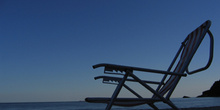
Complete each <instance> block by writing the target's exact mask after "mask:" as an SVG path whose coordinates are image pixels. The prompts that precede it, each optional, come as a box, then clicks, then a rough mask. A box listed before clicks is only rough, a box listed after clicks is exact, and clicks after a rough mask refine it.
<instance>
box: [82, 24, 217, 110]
mask: <svg viewBox="0 0 220 110" xmlns="http://www.w3.org/2000/svg"><path fill="white" fill-rule="evenodd" d="M206 22H209V24H208V25H209V26H207V27H206V28H207V29H206V31H205V32H204V33H203V38H204V37H205V36H206V33H208V35H209V38H210V52H209V60H208V63H207V64H206V65H205V66H204V67H202V68H199V69H196V70H193V71H189V70H188V66H189V64H190V62H191V60H192V57H193V56H194V54H195V52H196V50H197V49H198V47H199V45H200V43H201V42H202V40H203V38H202V40H201V42H200V43H199V44H198V46H197V48H195V49H193V53H192V54H190V58H189V59H188V60H187V61H186V62H187V64H185V65H184V66H185V67H183V71H182V72H181V73H176V72H171V69H172V68H173V66H174V65H175V63H176V61H177V59H178V58H179V57H180V55H181V53H182V51H183V50H184V47H185V45H186V42H187V40H188V39H189V38H188V36H187V38H186V39H185V40H184V41H183V42H182V45H181V46H180V48H179V50H178V51H177V53H176V56H175V57H174V59H173V61H172V62H171V64H170V66H169V68H168V69H167V71H162V70H155V69H147V68H139V67H131V66H122V65H115V64H107V63H101V64H97V65H94V66H93V68H94V69H96V68H99V67H104V73H106V74H115V75H123V78H118V77H111V76H98V77H95V79H103V83H107V84H115V83H111V82H110V81H115V82H116V83H117V87H116V89H115V91H114V93H113V94H112V97H111V98H86V99H85V100H86V101H87V102H94V103H108V105H107V106H106V110H110V109H111V108H112V105H119V106H135V105H140V104H148V105H149V106H151V107H152V108H153V109H155V110H157V109H158V108H157V107H156V106H155V105H154V103H155V102H158V101H163V102H164V103H167V104H168V105H169V106H170V107H172V108H173V109H175V110H179V108H178V107H176V106H175V104H173V103H172V102H171V101H170V96H171V95H172V93H173V91H174V89H175V87H176V85H177V84H178V82H179V80H180V78H181V77H186V76H187V74H189V75H191V74H194V73H198V72H200V71H203V70H206V69H207V68H209V66H210V65H211V63H212V60H213V51H214V49H213V48H214V38H213V35H212V33H211V31H210V30H209V27H210V25H211V21H209V20H208V21H206ZM134 71H141V72H150V73H157V74H164V77H163V78H162V80H161V82H155V81H145V80H141V79H140V78H138V77H137V76H136V75H134V74H133V72H134ZM123 72H124V73H123ZM168 75H172V76H174V75H175V76H178V77H179V80H175V82H173V84H174V85H172V87H171V89H170V90H169V91H168V92H167V93H166V97H164V96H163V95H161V94H160V93H159V92H158V91H159V90H160V89H161V87H162V86H163V85H164V84H165V83H164V82H165V81H166V79H167V76H168ZM128 77H131V78H132V79H129V78H128ZM125 81H133V82H138V83H139V84H141V85H142V86H143V87H145V88H146V89H148V90H149V91H150V92H152V93H153V94H154V95H153V97H152V98H143V97H142V96H140V95H139V94H138V93H136V92H135V91H134V90H132V89H131V88H130V87H128V86H127V85H126V84H125ZM147 83H148V84H158V87H157V89H156V90H155V89H153V88H152V87H150V86H149V85H148V84H147ZM122 87H125V88H126V89H127V90H129V91H130V92H131V93H133V94H134V95H135V96H137V97H138V98H117V96H118V94H119V92H120V90H121V89H122ZM155 97H156V98H155ZM129 102H132V103H129ZM128 104H129V105H128Z"/></svg>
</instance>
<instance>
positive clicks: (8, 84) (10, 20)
mask: <svg viewBox="0 0 220 110" xmlns="http://www.w3.org/2000/svg"><path fill="white" fill-rule="evenodd" d="M219 4H220V1H218V0H210V1H207V0H194V1H191V0H186V1H171V0H166V1H150V0H139V1H134V0H126V1H125V0H120V1H118V0H113V1H112V0H111V1H105V0H104V1H102V0H1V1H0V18H1V19H0V75H1V76H0V88H1V90H0V102H38V101H78V100H84V98H85V97H87V96H110V95H111V93H112V90H113V89H114V86H110V85H104V84H102V83H101V81H100V80H98V81H95V80H94V79H93V77H95V76H98V75H103V68H101V69H97V70H93V69H92V65H94V64H97V63H113V64H122V65H129V66H137V67H146V68H153V69H160V70H166V69H167V68H168V66H169V64H170V62H171V61H172V58H173V57H174V55H175V53H176V51H177V49H178V48H179V46H180V44H181V42H182V41H183V40H184V38H185V37H186V36H187V35H188V34H189V33H190V32H191V31H193V30H194V29H195V28H197V27H198V26H199V25H200V24H202V23H203V22H205V21H206V20H211V21H212V26H211V28H210V30H211V31H212V33H213V35H214V37H215V53H214V61H213V63H212V65H211V67H210V69H209V70H206V71H204V72H201V73H198V74H195V75H191V76H188V77H187V78H183V79H182V80H181V81H180V83H179V85H178V86H177V88H176V90H175V91H174V93H173V95H172V97H182V96H184V95H188V96H191V97H196V96H198V95H200V94H201V93H202V91H204V90H207V89H209V88H210V87H211V85H212V84H213V83H214V81H217V80H219V79H220V72H219V64H220V57H219V56H220V52H219V48H220V44H219V42H220V38H219V36H220V31H219V29H220V14H219V11H220V7H219ZM205 40H208V39H205ZM203 44H204V45H205V46H202V48H201V49H200V50H199V51H198V54H197V55H196V57H197V59H195V60H193V62H192V68H196V67H197V66H202V65H205V63H206V61H207V52H208V51H207V50H208V49H207V48H208V47H207V45H206V44H207V42H205V43H203ZM193 64H194V65H193ZM145 75H146V74H145ZM145 78H146V79H154V78H155V77H153V76H151V75H149V76H146V77H145ZM127 95H128V94H127V93H125V95H124V96H127Z"/></svg>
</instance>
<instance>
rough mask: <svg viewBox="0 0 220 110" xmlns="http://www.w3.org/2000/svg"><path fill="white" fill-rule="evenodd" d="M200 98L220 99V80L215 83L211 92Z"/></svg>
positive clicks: (206, 92) (204, 93)
mask: <svg viewBox="0 0 220 110" xmlns="http://www.w3.org/2000/svg"><path fill="white" fill-rule="evenodd" d="M198 97H220V80H219V81H215V83H214V84H213V85H212V87H211V88H210V89H209V90H207V91H204V92H203V93H202V95H200V96H198Z"/></svg>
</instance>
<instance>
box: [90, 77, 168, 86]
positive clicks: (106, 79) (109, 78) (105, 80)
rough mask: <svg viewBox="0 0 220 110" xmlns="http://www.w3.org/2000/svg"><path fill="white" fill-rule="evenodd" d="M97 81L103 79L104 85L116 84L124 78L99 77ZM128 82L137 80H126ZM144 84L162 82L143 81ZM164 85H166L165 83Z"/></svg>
mask: <svg viewBox="0 0 220 110" xmlns="http://www.w3.org/2000/svg"><path fill="white" fill-rule="evenodd" d="M94 79H95V80H97V79H103V81H102V82H103V83H114V82H119V81H121V80H122V78H119V77H111V76H97V77H95V78H94ZM126 81H131V82H137V81H136V80H133V79H126ZM142 81H143V82H144V83H149V84H160V83H161V82H156V81H146V80H142ZM163 84H164V83H163Z"/></svg>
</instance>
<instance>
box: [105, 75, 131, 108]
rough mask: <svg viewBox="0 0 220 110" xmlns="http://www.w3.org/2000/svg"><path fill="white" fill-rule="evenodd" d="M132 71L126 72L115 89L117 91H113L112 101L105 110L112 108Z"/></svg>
mask: <svg viewBox="0 0 220 110" xmlns="http://www.w3.org/2000/svg"><path fill="white" fill-rule="evenodd" d="M129 73H130V72H128V73H126V74H125V75H124V77H123V79H122V80H121V81H120V82H119V84H118V86H117V87H116V89H115V92H114V93H113V95H112V97H111V100H110V102H109V103H108V105H107V107H106V108H105V110H110V109H111V108H112V105H113V103H114V101H115V99H116V98H117V96H118V94H119V92H120V90H121V88H122V86H123V85H124V83H125V81H126V79H127V77H128V75H129Z"/></svg>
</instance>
